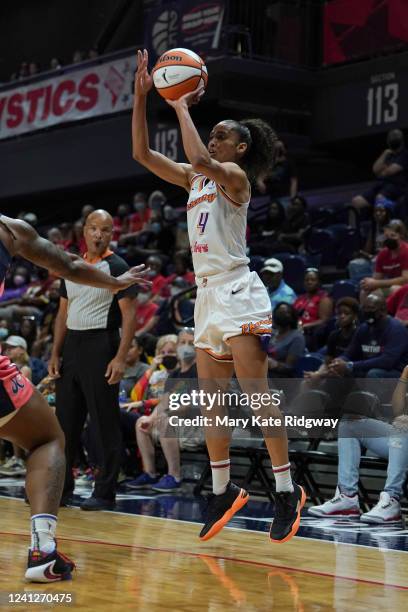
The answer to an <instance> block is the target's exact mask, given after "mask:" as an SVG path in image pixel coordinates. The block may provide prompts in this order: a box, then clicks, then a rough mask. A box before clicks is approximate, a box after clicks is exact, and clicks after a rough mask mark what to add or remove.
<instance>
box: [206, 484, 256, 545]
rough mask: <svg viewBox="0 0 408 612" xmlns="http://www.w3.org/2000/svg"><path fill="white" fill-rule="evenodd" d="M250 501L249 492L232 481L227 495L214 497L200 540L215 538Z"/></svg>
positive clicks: (211, 499) (210, 503)
mask: <svg viewBox="0 0 408 612" xmlns="http://www.w3.org/2000/svg"><path fill="white" fill-rule="evenodd" d="M248 500H249V495H248V493H247V491H245V489H241V488H240V487H237V485H234V484H233V483H232V482H231V481H229V483H228V484H227V489H226V491H225V493H221V495H212V496H211V497H210V501H209V503H208V507H207V517H206V521H205V524H204V527H203V528H202V530H201V532H200V540H203V541H205V540H209V539H210V538H212V537H214V536H215V535H216V534H217V533H218V532H219V531H221V529H222V528H223V527H224V526H225V525H226V524H227V523H228V521H230V520H231V519H232V517H233V516H234V514H235V513H236V512H238V510H240V509H241V508H242V507H243V506H245V504H246V503H247V501H248Z"/></svg>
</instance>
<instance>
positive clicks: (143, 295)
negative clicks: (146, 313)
mask: <svg viewBox="0 0 408 612" xmlns="http://www.w3.org/2000/svg"><path fill="white" fill-rule="evenodd" d="M149 299H150V295H149V294H148V293H139V295H138V296H137V301H138V302H139V304H146V302H148V301H149Z"/></svg>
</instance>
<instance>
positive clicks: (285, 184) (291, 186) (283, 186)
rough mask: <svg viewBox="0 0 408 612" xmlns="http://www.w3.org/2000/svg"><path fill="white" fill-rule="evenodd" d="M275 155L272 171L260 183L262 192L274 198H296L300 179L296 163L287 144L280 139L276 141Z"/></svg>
mask: <svg viewBox="0 0 408 612" xmlns="http://www.w3.org/2000/svg"><path fill="white" fill-rule="evenodd" d="M274 147H275V157H274V164H273V168H272V171H271V173H270V174H269V175H268V176H267V178H266V179H265V180H264V181H263V183H264V185H262V184H260V185H259V187H260V191H261V192H262V193H265V191H266V192H267V193H269V194H270V195H271V196H272V197H274V198H286V197H288V196H289V197H291V198H294V197H295V196H296V194H297V192H298V186H299V181H298V177H297V171H296V165H295V163H294V162H293V160H292V159H291V158H290V157H289V155H288V151H287V148H286V146H285V144H284V143H283V142H282V141H281V140H278V141H276V142H275V145H274Z"/></svg>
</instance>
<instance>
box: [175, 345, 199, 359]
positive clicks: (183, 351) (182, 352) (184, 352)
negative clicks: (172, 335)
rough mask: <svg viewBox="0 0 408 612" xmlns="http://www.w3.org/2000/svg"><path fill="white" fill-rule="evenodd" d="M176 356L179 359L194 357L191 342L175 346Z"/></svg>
mask: <svg viewBox="0 0 408 612" xmlns="http://www.w3.org/2000/svg"><path fill="white" fill-rule="evenodd" d="M177 357H178V358H179V359H180V361H191V360H192V359H194V357H195V348H194V346H192V345H191V344H182V345H181V346H178V347H177Z"/></svg>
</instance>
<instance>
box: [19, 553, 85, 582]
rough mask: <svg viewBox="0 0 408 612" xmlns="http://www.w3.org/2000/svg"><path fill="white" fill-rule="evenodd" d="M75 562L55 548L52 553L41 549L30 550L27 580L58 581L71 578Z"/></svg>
mask: <svg viewBox="0 0 408 612" xmlns="http://www.w3.org/2000/svg"><path fill="white" fill-rule="evenodd" d="M74 569H75V563H74V562H73V561H71V559H68V557H66V556H65V555H63V554H62V553H59V552H57V549H55V550H54V551H53V552H52V553H49V554H47V553H44V552H42V551H41V550H29V551H28V563H27V571H26V573H25V579H26V581H27V582H57V581H58V580H71V578H72V576H71V574H72V571H73V570H74Z"/></svg>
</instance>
